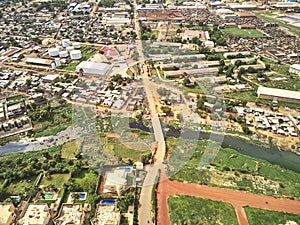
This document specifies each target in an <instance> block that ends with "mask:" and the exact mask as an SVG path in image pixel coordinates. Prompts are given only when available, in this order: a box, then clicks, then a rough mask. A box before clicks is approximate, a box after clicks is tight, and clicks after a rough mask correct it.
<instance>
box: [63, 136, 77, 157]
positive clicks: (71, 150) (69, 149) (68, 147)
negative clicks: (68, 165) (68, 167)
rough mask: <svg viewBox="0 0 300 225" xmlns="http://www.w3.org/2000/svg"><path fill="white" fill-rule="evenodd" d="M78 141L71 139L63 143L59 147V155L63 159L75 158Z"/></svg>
mask: <svg viewBox="0 0 300 225" xmlns="http://www.w3.org/2000/svg"><path fill="white" fill-rule="evenodd" d="M78 146H79V141H78V140H73V141H70V142H67V143H65V144H64V145H63V146H62V149H61V157H62V158H64V159H75V156H76V154H77V151H78Z"/></svg>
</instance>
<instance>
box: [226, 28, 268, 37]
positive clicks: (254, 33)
mask: <svg viewBox="0 0 300 225" xmlns="http://www.w3.org/2000/svg"><path fill="white" fill-rule="evenodd" d="M221 31H222V33H223V34H224V35H226V36H230V37H241V38H261V37H266V35H265V34H263V33H262V32H260V31H259V30H256V29H239V28H236V27H228V28H225V29H222V30H221Z"/></svg>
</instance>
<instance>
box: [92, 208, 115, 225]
mask: <svg viewBox="0 0 300 225" xmlns="http://www.w3.org/2000/svg"><path fill="white" fill-rule="evenodd" d="M120 221H121V213H120V211H119V210H118V209H117V207H116V205H102V204H99V205H98V206H97V208H96V210H95V217H94V218H93V219H92V221H91V222H92V225H119V224H120Z"/></svg>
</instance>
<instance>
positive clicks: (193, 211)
mask: <svg viewBox="0 0 300 225" xmlns="http://www.w3.org/2000/svg"><path fill="white" fill-rule="evenodd" d="M168 205H169V209H170V212H171V213H170V217H171V222H172V224H210V225H217V224H223V225H226V224H228V225H233V224H238V220H237V217H236V214H235V211H234V208H233V207H232V205H230V204H229V203H224V202H219V201H212V200H209V199H202V198H196V197H190V196H178V197H176V196H174V197H173V196H172V197H169V199H168ZM212 218H213V219H212Z"/></svg>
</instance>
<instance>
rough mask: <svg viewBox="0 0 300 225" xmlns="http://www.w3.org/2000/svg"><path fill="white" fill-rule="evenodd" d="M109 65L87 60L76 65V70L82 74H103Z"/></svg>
mask: <svg viewBox="0 0 300 225" xmlns="http://www.w3.org/2000/svg"><path fill="white" fill-rule="evenodd" d="M109 69H110V66H109V64H107V63H96V62H89V61H82V62H81V63H80V64H79V65H77V66H76V71H77V72H81V71H82V73H83V74H84V75H100V76H104V75H106V74H107V72H108V71H109Z"/></svg>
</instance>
